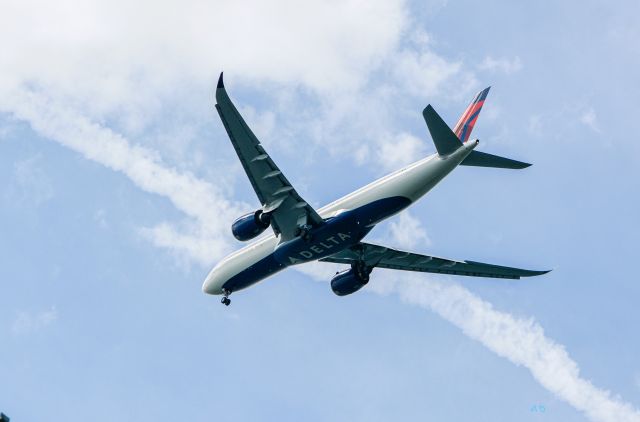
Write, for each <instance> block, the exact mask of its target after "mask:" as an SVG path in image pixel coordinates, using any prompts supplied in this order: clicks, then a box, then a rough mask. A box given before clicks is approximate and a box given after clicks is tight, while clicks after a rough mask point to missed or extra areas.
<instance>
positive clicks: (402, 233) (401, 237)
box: [389, 210, 431, 248]
mask: <svg viewBox="0 0 640 422" xmlns="http://www.w3.org/2000/svg"><path fill="white" fill-rule="evenodd" d="M389 233H390V235H391V236H390V239H389V240H390V241H392V242H393V244H394V245H397V246H398V247H403V248H414V247H416V246H421V247H423V248H424V247H428V246H431V239H429V236H428V235H427V231H426V230H425V229H424V228H423V227H422V224H421V223H420V220H419V219H417V218H416V217H414V216H413V215H411V212H410V211H408V210H406V211H403V212H401V213H400V214H399V215H398V216H397V217H394V220H393V221H392V222H391V224H389Z"/></svg>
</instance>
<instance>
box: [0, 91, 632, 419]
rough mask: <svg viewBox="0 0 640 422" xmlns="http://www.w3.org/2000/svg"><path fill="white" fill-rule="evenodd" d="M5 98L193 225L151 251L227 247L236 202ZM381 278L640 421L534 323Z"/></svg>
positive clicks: (63, 111)
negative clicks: (168, 204)
mask: <svg viewBox="0 0 640 422" xmlns="http://www.w3.org/2000/svg"><path fill="white" fill-rule="evenodd" d="M9 98H11V100H7V97H4V100H0V109H2V110H4V111H6V112H9V113H12V114H13V115H14V116H15V117H16V118H18V119H21V120H24V121H26V122H28V123H29V124H30V125H31V127H32V128H33V129H34V130H35V131H36V132H38V133H39V134H41V135H42V136H44V137H47V138H50V139H52V140H54V141H56V142H58V143H59V144H61V145H63V146H65V147H67V148H70V149H72V150H74V151H77V152H79V153H81V154H82V155H83V156H84V157H86V158H87V159H90V160H93V161H95V162H97V163H100V164H102V165H104V166H106V167H108V168H110V169H112V170H115V171H118V172H121V173H122V174H124V175H126V176H127V177H129V178H130V179H131V181H132V182H133V183H134V184H135V185H136V186H138V187H140V188H141V189H142V190H144V191H146V192H150V193H155V194H158V195H162V196H164V197H166V198H168V199H169V200H170V201H171V202H172V203H173V204H174V206H175V207H176V208H177V209H179V210H181V211H182V212H184V213H185V214H186V215H187V216H189V217H191V218H192V219H193V220H195V223H194V224H193V227H191V228H190V229H189V230H190V233H189V234H187V235H184V234H181V233H180V232H179V231H178V230H176V229H174V228H173V227H172V226H169V225H167V224H164V225H160V226H158V227H156V228H154V229H151V230H152V232H151V234H150V235H151V238H152V240H153V241H154V244H155V245H156V246H162V247H165V248H166V247H172V248H178V249H179V250H181V251H182V252H184V253H185V254H188V255H189V256H190V257H191V258H192V259H193V260H195V261H197V262H199V263H201V264H205V265H208V264H210V263H211V262H212V261H213V260H215V259H216V258H219V257H221V256H222V254H223V253H224V252H225V251H226V250H228V249H229V247H230V244H229V242H228V241H227V240H226V237H228V235H226V233H227V232H228V225H227V222H228V221H230V220H232V219H233V218H235V217H237V216H238V215H240V212H241V210H243V209H247V208H245V207H244V205H243V204H240V203H237V202H233V201H229V200H227V199H226V198H224V196H223V194H222V193H221V192H220V191H219V190H218V189H216V188H215V187H214V186H213V185H211V184H209V183H207V182H205V181H202V180H199V179H197V178H196V177H195V176H193V175H192V174H190V173H185V172H180V171H178V170H176V169H173V168H168V167H166V166H165V165H164V164H163V163H162V161H161V160H160V159H159V158H158V157H157V154H155V153H153V151H150V150H147V149H144V148H141V147H139V146H134V145H132V144H131V143H130V142H128V141H127V140H126V139H125V138H124V137H122V136H121V135H119V134H117V133H114V132H113V131H111V130H110V129H108V128H104V127H102V126H100V125H97V124H95V123H92V122H91V121H89V120H88V119H87V118H85V117H83V116H82V115H81V114H80V113H77V112H74V111H73V110H70V109H68V108H64V107H60V106H59V105H57V104H55V103H53V102H51V101H50V100H48V99H47V98H45V97H43V96H41V95H38V94H36V93H34V92H30V91H24V90H23V91H21V92H17V93H15V95H12V96H10V97H9ZM2 101H4V103H3V102H2ZM7 101H10V103H7ZM174 242H177V244H175V243H174ZM314 268H316V269H317V267H314V266H309V267H308V268H306V269H305V272H306V273H312V274H315V276H316V277H317V276H318V274H320V273H323V274H324V273H326V272H325V271H322V272H317V271H314ZM301 269H302V268H301ZM380 273H381V274H382V273H385V274H387V275H388V277H387V278H386V281H385V280H379V281H376V282H375V283H371V285H370V287H369V289H368V290H369V291H372V292H374V293H377V294H389V293H396V294H398V295H399V297H400V298H401V300H402V301H403V302H405V303H409V304H413V305H418V306H420V307H422V308H425V309H428V310H431V311H433V312H435V313H437V314H438V315H440V316H441V317H443V318H444V319H446V320H447V321H449V322H451V323H452V324H454V325H455V326H457V327H459V328H460V329H461V330H462V331H463V333H464V334H465V335H467V336H469V337H470V338H473V339H475V340H477V341H479V342H481V343H482V344H483V345H485V346H486V347H487V348H488V349H489V350H491V351H493V352H494V353H496V354H498V355H499V356H502V357H504V358H507V359H509V360H510V361H511V362H513V363H514V364H516V365H522V366H524V367H526V368H528V369H529V371H530V372H531V374H532V375H533V377H534V379H535V380H536V381H537V382H538V383H540V385H542V386H543V387H544V388H546V389H547V390H549V391H550V392H552V393H553V394H555V395H556V396H557V397H559V398H560V399H562V400H564V401H566V402H567V403H569V404H570V405H571V406H573V407H574V408H575V409H577V410H579V411H581V412H583V413H584V414H585V415H586V416H587V417H588V418H589V419H591V420H593V421H596V422H640V413H639V412H638V411H637V410H636V409H635V408H634V407H633V406H631V405H630V404H628V403H625V402H623V401H622V399H620V398H618V397H612V395H611V393H610V392H608V391H606V390H602V389H599V388H597V387H595V386H594V385H593V384H592V383H591V382H590V381H588V380H586V379H584V378H582V377H581V376H580V370H579V368H578V365H577V363H576V362H575V361H574V360H572V359H571V357H570V356H569V354H568V353H567V352H566V350H565V348H564V347H563V346H562V345H560V344H558V343H557V342H555V341H553V340H551V339H549V338H548V337H546V336H545V334H544V330H543V329H542V327H541V326H540V325H539V324H538V323H537V322H535V321H534V320H533V318H528V319H525V318H519V317H515V316H513V315H511V314H508V313H506V312H501V311H498V310H495V309H494V308H493V306H492V305H491V304H490V303H489V302H487V301H484V300H482V299H481V298H479V297H477V296H475V295H474V294H473V293H471V292H470V291H469V290H467V289H465V288H464V287H462V286H461V285H459V284H456V283H455V282H446V283H444V282H441V281H435V280H432V279H429V278H428V277H426V276H424V275H420V276H416V275H415V274H399V273H397V272H393V273H390V272H387V271H384V270H383V271H380ZM392 280H395V281H392Z"/></svg>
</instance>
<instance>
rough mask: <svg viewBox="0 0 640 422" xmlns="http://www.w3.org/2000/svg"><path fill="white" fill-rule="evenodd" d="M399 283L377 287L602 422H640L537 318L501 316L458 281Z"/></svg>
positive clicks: (410, 279)
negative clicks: (589, 377) (453, 328)
mask: <svg viewBox="0 0 640 422" xmlns="http://www.w3.org/2000/svg"><path fill="white" fill-rule="evenodd" d="M385 273H386V274H385V275H386V276H387V277H385V278H387V279H394V278H395V279H396V280H397V281H395V282H387V283H382V284H381V285H376V284H375V282H374V283H371V288H370V290H372V291H374V292H376V293H379V294H388V293H390V292H395V293H397V294H398V295H399V296H400V298H401V300H402V301H403V302H405V303H409V304H413V305H418V306H420V307H422V308H425V309H429V310H431V311H433V312H435V313H437V314H438V315H440V316H441V317H442V318H444V319H445V320H447V321H449V322H451V323H452V324H453V325H455V326H457V327H458V328H460V329H461V330H462V332H463V333H464V334H465V335H467V336H469V337H470V338H472V339H474V340H477V341H479V342H480V343H482V344H483V345H484V346H486V347H487V348H488V349H489V350H491V351H493V352H494V353H496V354H497V355H499V356H502V357H504V358H507V359H509V360H510V361H511V362H513V363H514V364H516V365H522V366H524V367H526V368H527V369H529V371H530V372H531V375H533V378H534V379H535V380H536V381H537V382H538V383H540V385H542V386H543V387H544V388H546V389H547V390H549V391H550V392H552V393H553V394H555V395H556V396H557V397H559V398H560V399H562V400H564V401H565V402H567V403H569V404H570V405H571V406H573V407H574V408H575V409H577V410H579V411H581V412H583V413H584V414H585V415H586V416H587V417H588V418H589V419H591V420H593V421H597V422H639V421H640V413H639V412H638V411H637V410H636V409H634V407H633V406H631V405H630V404H628V403H625V402H623V401H622V399H620V398H619V397H612V395H611V393H610V392H609V391H606V390H602V389H599V388H597V387H595V386H594V385H593V384H592V383H591V382H590V381H588V380H586V379H584V378H582V377H581V376H580V369H579V368H578V364H577V363H576V362H575V361H574V360H573V359H571V357H570V356H569V354H568V353H567V351H566V350H565V348H564V346H562V345H561V344H558V343H557V342H555V341H553V340H552V339H550V338H548V337H547V336H545V334H544V330H543V328H542V327H541V326H540V324H538V323H537V322H536V321H535V320H534V319H533V318H519V317H516V316H513V315H511V314H508V313H506V312H501V311H498V310H496V309H494V308H493V306H492V305H491V304H490V303H489V302H487V301H485V300H482V299H481V298H479V297H478V296H476V295H474V294H473V293H472V292H470V291H469V290H467V289H465V288H464V287H462V286H461V285H459V284H457V283H455V282H453V281H444V282H443V281H440V280H437V281H436V280H433V279H429V278H428V276H425V275H423V274H420V275H419V276H417V275H416V274H400V275H398V274H396V273H391V272H387V271H385Z"/></svg>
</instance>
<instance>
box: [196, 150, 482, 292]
mask: <svg viewBox="0 0 640 422" xmlns="http://www.w3.org/2000/svg"><path fill="white" fill-rule="evenodd" d="M477 144H478V142H477V141H476V140H474V141H468V142H465V143H464V144H463V147H461V148H460V149H458V150H457V151H455V152H454V153H452V154H451V155H448V156H446V157H441V156H439V155H438V154H434V155H431V156H429V157H426V158H424V159H422V160H420V161H417V162H415V163H413V164H410V165H408V166H407V167H404V168H402V169H400V170H398V171H396V172H394V173H391V174H389V175H387V176H384V177H382V178H380V179H378V180H376V181H374V182H372V183H370V184H368V185H367V186H364V187H363V188H360V189H358V190H356V191H355V192H352V193H350V194H348V195H346V196H344V197H342V198H340V199H338V200H337V201H334V202H332V203H330V204H328V205H326V206H324V207H322V208H320V209H319V210H318V214H319V215H320V216H321V217H322V218H325V219H326V218H329V217H333V216H335V215H337V214H339V213H341V212H343V211H348V210H353V209H356V208H359V207H362V206H364V205H367V204H370V203H372V202H374V201H377V200H381V199H385V198H390V197H403V198H407V199H408V200H409V201H408V202H407V206H408V205H410V204H411V203H413V202H415V201H416V200H418V199H419V198H420V197H422V196H423V195H424V194H426V193H427V192H428V191H429V190H431V189H432V188H433V187H434V186H435V185H436V184H438V182H440V181H441V180H442V179H443V178H444V177H445V176H446V175H448V174H449V173H450V172H451V171H452V170H453V169H454V168H456V167H457V166H458V164H460V162H461V161H462V160H464V158H465V157H466V156H467V155H468V154H469V153H470V152H471V151H472V150H473V149H474V148H475V147H476V145H477ZM395 212H397V211H395ZM391 215H392V214H389V215H386V216H385V217H384V218H388V217H390V216H391ZM278 243H279V238H278V237H276V236H275V235H273V234H272V235H270V236H265V237H262V238H260V239H258V240H256V241H254V242H252V243H250V244H249V245H247V246H245V247H244V248H242V249H240V250H238V251H236V252H234V253H232V254H230V255H228V256H227V257H225V258H224V259H223V260H222V261H220V262H219V263H218V264H217V265H216V266H215V267H214V268H213V269H212V270H211V272H210V273H209V275H208V276H207V278H206V280H205V281H204V284H203V285H202V290H203V291H204V292H205V293H208V294H223V293H224V292H223V286H224V284H225V283H226V282H227V280H229V279H230V278H232V277H234V276H236V275H237V274H239V273H241V272H242V271H244V270H246V269H247V268H249V267H251V266H252V265H254V264H256V263H257V262H259V261H261V260H262V259H264V258H265V257H267V256H269V255H270V254H273V252H274V250H275V249H276V247H277V246H278ZM283 268H286V267H283ZM272 274H273V273H270V274H267V275H264V276H261V275H260V274H256V279H255V282H257V281H260V280H261V279H262V278H266V277H268V276H270V275H272Z"/></svg>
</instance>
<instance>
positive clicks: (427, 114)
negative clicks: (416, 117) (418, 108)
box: [422, 104, 462, 155]
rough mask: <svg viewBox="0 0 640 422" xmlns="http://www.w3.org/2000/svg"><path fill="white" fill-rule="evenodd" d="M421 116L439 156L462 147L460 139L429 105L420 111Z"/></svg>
mask: <svg viewBox="0 0 640 422" xmlns="http://www.w3.org/2000/svg"><path fill="white" fill-rule="evenodd" d="M422 116H423V117H424V121H425V122H427V127H428V128H429V133H431V138H432V139H433V143H434V144H435V145H436V150H438V154H439V155H449V154H451V153H452V152H454V151H455V150H457V149H458V148H460V147H461V146H462V142H460V139H458V137H457V136H456V134H455V133H453V132H452V131H451V129H450V128H449V126H447V124H446V123H445V122H444V120H442V118H441V117H440V116H439V115H438V113H436V111H435V110H434V109H433V107H431V104H429V105H428V106H427V107H425V109H424V110H423V111H422Z"/></svg>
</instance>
